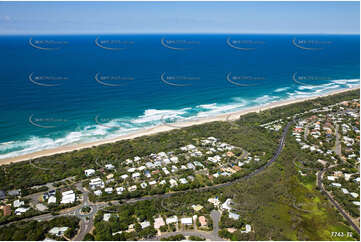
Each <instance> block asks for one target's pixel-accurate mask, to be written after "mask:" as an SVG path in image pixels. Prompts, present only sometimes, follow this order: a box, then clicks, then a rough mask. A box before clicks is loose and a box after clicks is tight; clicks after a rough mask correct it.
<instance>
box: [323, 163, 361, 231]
mask: <svg viewBox="0 0 361 242" xmlns="http://www.w3.org/2000/svg"><path fill="white" fill-rule="evenodd" d="M326 171H327V168H325V169H323V170H322V171H320V172H318V174H317V177H318V179H317V180H318V187H319V188H320V189H321V190H322V191H323V192H324V193H325V195H326V196H327V198H328V200H330V202H331V203H332V204H333V205H334V206H335V207H336V208H337V210H338V211H339V212H340V213H341V214H342V216H343V217H344V218H345V219H346V220H347V221H348V222H349V223H350V225H351V226H352V228H354V229H355V230H356V231H357V233H358V234H360V228H359V227H358V226H357V225H356V224H355V223H354V222H353V221H352V218H350V216H349V215H347V214H346V212H345V211H344V210H343V209H342V207H341V206H340V205H339V204H338V203H337V202H336V201H335V200H334V199H333V198H332V197H331V196H330V194H328V192H327V191H326V189H325V188H324V186H323V183H322V179H323V175H324V174H325V172H326Z"/></svg>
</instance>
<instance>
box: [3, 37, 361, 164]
mask: <svg viewBox="0 0 361 242" xmlns="http://www.w3.org/2000/svg"><path fill="white" fill-rule="evenodd" d="M0 59H1V65H0V70H1V72H0V73H1V77H0V78H1V79H0V159H2V158H7V157H14V156H18V155H22V154H27V153H31V152H35V151H39V150H44V149H49V148H55V147H59V146H64V145H70V144H76V143H85V142H90V141H95V140H100V139H104V138H111V137H115V136H119V135H122V134H127V133H131V132H134V131H136V130H139V129H143V128H147V127H152V126H155V125H159V124H161V123H170V124H171V123H174V122H176V121H181V120H191V119H194V118H199V117H206V116H212V115H217V114H221V113H228V112H233V111H237V110H241V109H245V108H248V107H252V106H257V105H264V104H267V103H270V102H276V101H280V100H284V99H293V98H300V97H307V96H313V95H320V94H323V93H326V92H329V91H333V90H337V89H343V88H349V87H357V86H359V84H360V62H359V61H360V37H359V35H344V36H343V35H166V34H165V35H101V36H95V35H82V36H71V35H65V36H0Z"/></svg>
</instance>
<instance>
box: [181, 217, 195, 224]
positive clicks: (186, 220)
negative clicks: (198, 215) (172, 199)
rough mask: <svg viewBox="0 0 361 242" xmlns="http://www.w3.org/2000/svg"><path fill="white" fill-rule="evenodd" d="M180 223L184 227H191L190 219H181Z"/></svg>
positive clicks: (191, 220)
mask: <svg viewBox="0 0 361 242" xmlns="http://www.w3.org/2000/svg"><path fill="white" fill-rule="evenodd" d="M181 223H182V224H184V225H192V224H193V219H192V218H181Z"/></svg>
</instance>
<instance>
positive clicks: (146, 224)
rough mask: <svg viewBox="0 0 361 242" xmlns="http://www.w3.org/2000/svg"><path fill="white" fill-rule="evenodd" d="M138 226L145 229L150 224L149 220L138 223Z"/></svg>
mask: <svg viewBox="0 0 361 242" xmlns="http://www.w3.org/2000/svg"><path fill="white" fill-rule="evenodd" d="M140 226H141V227H142V229H145V228H147V227H149V226H150V222H149V221H146V220H145V221H143V222H141V223H140Z"/></svg>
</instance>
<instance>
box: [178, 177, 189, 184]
mask: <svg viewBox="0 0 361 242" xmlns="http://www.w3.org/2000/svg"><path fill="white" fill-rule="evenodd" d="M179 182H180V183H181V184H187V183H188V181H187V179H185V178H181V179H179Z"/></svg>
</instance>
